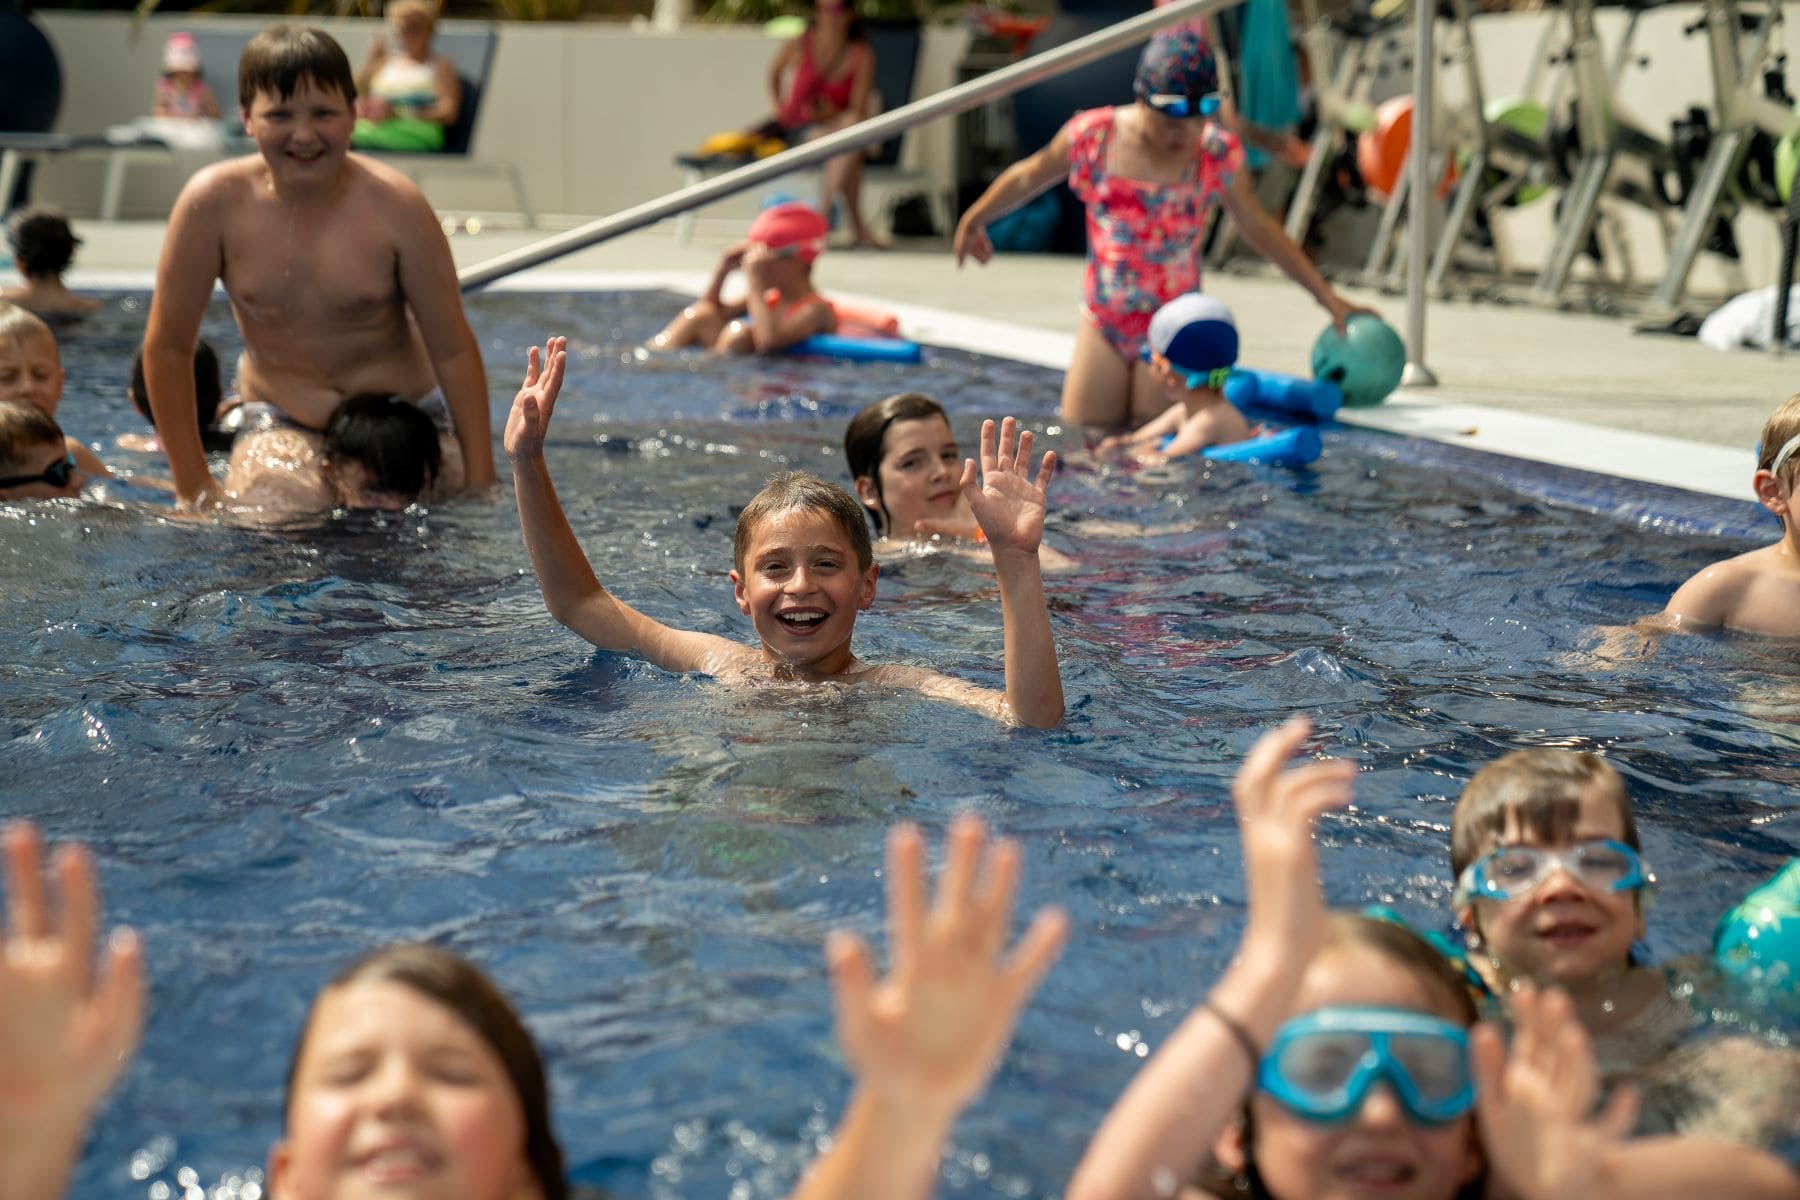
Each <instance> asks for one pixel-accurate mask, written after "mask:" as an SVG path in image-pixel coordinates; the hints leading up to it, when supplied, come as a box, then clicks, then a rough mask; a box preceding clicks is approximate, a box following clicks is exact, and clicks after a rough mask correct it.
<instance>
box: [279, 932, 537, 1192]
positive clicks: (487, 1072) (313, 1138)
mask: <svg viewBox="0 0 1800 1200" xmlns="http://www.w3.org/2000/svg"><path fill="white" fill-rule="evenodd" d="M396 1097H402V1098H403V1099H404V1103H403V1104H401V1103H397V1102H396ZM396 1113H403V1114H404V1119H402V1118H401V1117H399V1116H396V1115H395V1114H396ZM286 1129H287V1132H286V1136H285V1137H284V1139H283V1141H282V1142H280V1143H279V1144H278V1145H277V1146H276V1147H275V1149H274V1150H273V1151H272V1153H271V1174H272V1176H273V1177H274V1178H273V1182H274V1184H275V1187H276V1188H277V1189H278V1191H279V1194H281V1195H285V1196H291V1197H294V1198H295V1200H313V1198H314V1197H322V1196H326V1195H331V1194H334V1187H335V1185H336V1183H337V1181H338V1180H340V1179H341V1178H342V1177H344V1176H345V1175H347V1174H348V1175H361V1176H367V1177H369V1179H370V1180H371V1181H372V1182H375V1183H378V1184H395V1185H398V1184H403V1183H405V1182H407V1181H413V1182H416V1183H425V1184H433V1183H434V1182H436V1183H437V1190H439V1191H441V1192H445V1194H452V1193H454V1194H461V1195H467V1196H469V1197H470V1200H501V1198H508V1200H510V1198H511V1197H514V1196H521V1195H534V1196H537V1197H541V1200H563V1197H564V1196H565V1195H566V1194H567V1185H566V1182H565V1180H564V1175H563V1160H562V1150H561V1148H560V1147H559V1146H558V1145H557V1143H556V1140H555V1137H554V1135H553V1133H552V1131H551V1127H550V1115H549V1089H548V1085H547V1083H546V1081H545V1076H544V1067H543V1062H542V1059H541V1058H540V1057H539V1055H538V1051H537V1046H536V1044H535V1043H534V1042H533V1041H532V1039H531V1035H530V1034H529V1033H528V1032H527V1031H526V1030H525V1027H524V1025H523V1024H522V1023H521V1022H520V1020H519V1018H518V1015H517V1014H516V1013H515V1012H514V1011H513V1010H512V1007H511V1005H509V1004H508V1003H507V1001H506V999H505V998H504V997H503V996H502V995H501V994H500V992H499V991H498V989H496V988H495V987H494V985H493V984H492V983H491V982H490V981H489V980H488V979H487V977H486V976H484V975H483V974H482V973H481V972H480V971H479V970H477V969H476V968H475V967H473V966H471V965H470V964H469V963H467V962H465V961H463V960H462V959H460V958H458V957H456V956H455V955H452V954H448V953H446V952H444V951H441V950H437V949H435V948H433V947H430V946H424V945H418V944H402V945H394V946H389V947H386V948H384V949H382V950H378V951H376V952H375V953H373V954H371V955H369V956H367V957H365V958H363V959H360V960H358V961H357V962H355V963H352V964H351V965H350V966H349V967H348V968H346V969H345V970H344V971H342V972H340V973H339V974H338V976H337V977H336V978H335V979H333V980H332V981H331V982H330V983H329V984H327V985H326V987H325V988H324V990H323V991H321V992H320V993H319V995H318V997H317V999H316V1000H315V1001H314V1003H313V1007H312V1011H311V1012H310V1013H309V1014H308V1016H307V1022H306V1026H305V1028H304V1029H303V1030H302V1032H301V1037H300V1041H299V1043H298V1044H297V1045H296V1046H295V1048H294V1057H293V1060H292V1062H291V1063H290V1065H289V1068H288V1086H287V1116H286Z"/></svg>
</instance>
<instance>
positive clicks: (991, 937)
mask: <svg viewBox="0 0 1800 1200" xmlns="http://www.w3.org/2000/svg"><path fill="white" fill-rule="evenodd" d="M986 839H987V834H986V830H985V828H984V827H983V826H982V823H981V822H980V820H978V819H976V818H974V817H968V816H965V817H960V818H958V819H957V821H956V823H955V824H954V825H953V826H951V829H950V840H949V846H948V850H947V854H946V861H945V864H944V872H943V875H942V877H941V878H940V879H939V882H938V890H937V896H936V898H935V900H934V901H933V903H932V904H931V907H930V908H929V909H927V908H926V903H925V899H926V897H925V890H926V887H925V865H924V858H925V850H924V842H923V839H922V838H921V837H920V835H919V831H918V830H917V829H916V828H914V827H912V826H910V825H902V826H899V827H897V828H896V829H895V830H894V831H893V833H891V834H890V835H889V836H888V855H887V857H888V873H887V880H888V931H889V932H888V942H889V945H890V947H891V950H892V958H893V968H892V970H891V971H890V973H889V974H888V976H887V978H885V979H881V980H877V979H876V978H875V973H874V969H873V966H872V964H871V963H870V961H869V951H868V947H867V946H865V945H864V944H863V943H862V941H861V940H860V939H859V938H857V937H856V936H855V935H854V934H849V933H843V932H839V933H834V934H832V935H831V939H830V941H828V942H827V943H826V948H825V956H826V961H827V964H828V965H829V967H830V969H831V986H832V993H833V996H834V998H835V1000H836V1008H837V1028H838V1042H839V1044H840V1045H842V1047H843V1050H844V1057H845V1058H846V1059H847V1060H848V1061H849V1064H850V1069H851V1070H852V1071H853V1072H855V1074H856V1090H855V1092H854V1093H853V1094H852V1096H851V1098H850V1106H849V1108H848V1109H847V1110H846V1112H845V1114H844V1120H843V1123H842V1125H840V1126H839V1128H838V1132H837V1136H836V1137H835V1138H833V1140H832V1145H831V1149H830V1150H828V1151H827V1152H826V1153H825V1155H824V1157H822V1158H821V1159H820V1160H819V1161H818V1162H817V1163H816V1164H815V1165H814V1166H813V1168H812V1169H811V1171H809V1172H808V1173H807V1176H806V1178H805V1179H804V1180H802V1181H801V1184H800V1187H799V1189H798V1190H797V1191H796V1192H795V1193H794V1200H859V1198H862V1197H869V1196H880V1197H883V1198H884V1200H915V1198H920V1197H925V1196H929V1195H931V1193H932V1191H933V1190H934V1189H933V1185H934V1184H935V1182H936V1180H937V1173H938V1160H939V1157H940V1156H941V1154H942V1153H943V1146H944V1142H945V1140H946V1139H947V1138H948V1137H949V1136H950V1132H951V1129H952V1128H953V1127H954V1126H955V1124H956V1118H957V1116H958V1114H960V1113H961V1112H962V1110H963V1109H964V1108H966V1107H967V1106H968V1105H969V1104H970V1102H971V1101H973V1100H974V1099H975V1097H976V1096H977V1095H978V1094H980V1092H981V1089H982V1088H983V1087H985V1086H986V1085H987V1081H988V1078H989V1076H991V1075H992V1074H993V1071H994V1067H995V1066H996V1065H997V1064H998V1063H999V1061H1000V1056H1001V1054H1002V1052H1003V1051H1004V1050H1005V1048H1006V1043H1007V1040H1008V1038H1010V1037H1011V1036H1012V1031H1013V1026H1014V1025H1015V1024H1016V1023H1017V1021H1018V1018H1019V1012H1020V1010H1021V1009H1023V1008H1024V1007H1025V1001H1026V1000H1027V999H1028V998H1029V997H1030V996H1031V993H1032V992H1033V991H1034V990H1035V989H1036V988H1037V985H1038V982H1039V981H1040V980H1042V979H1043V977H1044V974H1045V973H1046V972H1047V971H1049V969H1050V966H1051V964H1052V963H1054V962H1055V961H1056V956H1057V955H1058V954H1059V953H1061V951H1062V946H1063V941H1064V939H1065V938H1066V937H1067V934H1068V920H1067V918H1066V917H1064V916H1063V914H1062V913H1060V912H1057V911H1056V910H1054V909H1043V910H1040V911H1039V912H1038V914H1037V916H1036V917H1034V918H1033V919H1032V922H1031V927H1030V928H1029V929H1027V930H1026V931H1025V935H1024V936H1023V937H1022V938H1020V939H1019V941H1018V944H1017V945H1016V946H1014V947H1013V949H1012V951H1011V953H1007V952H1006V935H1007V931H1008V930H1009V929H1010V928H1011V926H1012V910H1013V898H1014V895H1015V894H1016V892H1017V890H1018V884H1019V847H1018V845H1017V844H1016V843H1013V842H1011V841H1001V842H998V843H996V844H995V845H993V846H992V847H991V848H989V849H987V850H986V852H985V853H984V852H983V851H984V846H985V845H986Z"/></svg>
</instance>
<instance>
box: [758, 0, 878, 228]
mask: <svg viewBox="0 0 1800 1200" xmlns="http://www.w3.org/2000/svg"><path fill="white" fill-rule="evenodd" d="M874 87H875V52H874V51H873V50H871V49H870V48H869V40H868V37H867V35H865V34H864V32H863V27H862V21H861V20H860V19H859V18H858V17H856V16H855V15H854V14H853V13H852V12H851V9H850V0H815V2H814V6H813V19H812V20H811V21H809V22H807V26H806V29H805V31H804V32H802V33H801V34H799V35H798V36H797V37H794V38H790V39H789V40H788V41H787V42H786V43H785V44H784V45H783V46H782V47H781V50H780V52H779V53H777V54H776V55H775V60H774V61H773V62H771V63H770V64H769V95H770V97H771V98H772V99H773V100H774V102H775V116H774V118H773V119H772V120H770V121H769V122H767V123H766V124H765V125H764V126H763V127H762V128H761V129H760V130H759V131H758V132H760V133H765V134H770V135H773V136H775V137H779V138H781V139H782V140H783V141H786V142H789V143H798V142H808V141H812V140H813V139H814V138H818V137H823V136H824V135H825V134H828V133H835V132H837V131H838V130H840V129H847V128H849V127H850V126H852V125H854V124H856V123H857V122H858V121H861V120H863V119H865V118H866V117H868V116H869V115H870V110H871V103H870V101H871V98H872V96H873V93H874ZM901 99H905V97H901ZM862 164H863V152H862V151H860V150H858V151H853V152H851V153H849V154H840V155H838V156H837V157H836V158H834V159H831V160H830V161H829V162H827V163H826V164H825V169H824V172H823V176H824V178H823V179H822V181H821V186H820V190H819V211H820V212H822V213H824V214H826V216H827V217H829V216H830V215H831V206H832V202H833V201H834V200H836V199H837V197H839V196H842V197H843V200H844V215H845V216H846V217H847V218H848V219H849V221H850V232H851V234H852V236H853V237H854V238H855V239H856V244H857V245H858V246H875V247H879V246H881V245H882V243H881V242H880V241H878V240H877V239H876V237H875V235H874V234H873V233H872V232H870V230H869V224H868V222H867V221H866V220H864V219H863V212H862Z"/></svg>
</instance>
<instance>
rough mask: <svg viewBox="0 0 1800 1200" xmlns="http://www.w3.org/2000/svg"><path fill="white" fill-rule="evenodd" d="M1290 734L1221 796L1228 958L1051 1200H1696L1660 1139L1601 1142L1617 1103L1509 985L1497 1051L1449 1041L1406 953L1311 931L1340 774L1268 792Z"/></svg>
mask: <svg viewBox="0 0 1800 1200" xmlns="http://www.w3.org/2000/svg"><path fill="white" fill-rule="evenodd" d="M1310 732H1311V730H1310V726H1309V725H1308V723H1307V722H1305V721H1304V720H1300V719H1295V720H1291V721H1289V722H1288V723H1287V724H1285V725H1283V726H1282V727H1281V728H1280V729H1277V730H1274V731H1272V732H1270V733H1268V734H1266V735H1264V736H1263V737H1262V738H1261V739H1260V740H1259V741H1258V742H1257V744H1256V746H1255V748H1254V749H1252V750H1251V752H1250V753H1249V755H1247V756H1246V758H1245V760H1244V765H1243V767H1242V768H1241V769H1240V770H1239V772H1238V775H1237V779H1236V780H1235V781H1234V783H1233V785H1232V798H1233V801H1234V803H1235V805H1236V808H1237V813H1238V827H1239V830H1240V832H1241V836H1242V842H1243V852H1244V870H1245V876H1246V886H1247V890H1248V909H1249V912H1248V921H1247V925H1246V928H1245V931H1244V937H1243V941H1242V942H1241V943H1240V945H1239V947H1238V952H1237V954H1236V956H1235V957H1234V958H1233V960H1232V963H1231V965H1230V967H1228V968H1227V970H1226V972H1225V974H1224V975H1223V976H1222V977H1221V978H1220V979H1219V981H1218V982H1217V983H1216V984H1215V985H1214V986H1213V989H1212V991H1211V992H1210V993H1209V994H1208V996H1207V997H1206V998H1205V999H1203V1000H1202V1001H1201V1002H1200V1003H1199V1004H1198V1005H1197V1006H1196V1007H1195V1008H1194V1010H1193V1012H1192V1013H1191V1014H1190V1015H1189V1016H1188V1018H1187V1019H1186V1020H1185V1021H1184V1022H1183V1023H1182V1024H1181V1026H1180V1027H1179V1028H1178V1029H1177V1030H1176V1032H1175V1033H1174V1034H1173V1035H1172V1036H1171V1037H1170V1038H1169V1040H1168V1042H1167V1043H1166V1044H1165V1045H1164V1046H1163V1047H1161V1048H1160V1049H1159V1050H1158V1051H1157V1052H1156V1054H1155V1055H1154V1056H1153V1057H1152V1058H1151V1060H1150V1062H1149V1063H1148V1064H1147V1065H1146V1066H1145V1067H1144V1069H1143V1070H1142V1071H1140V1072H1139V1073H1138V1076H1137V1078H1136V1079H1134V1080H1133V1081H1132V1083H1131V1085H1130V1087H1128V1088H1127V1089H1126V1092H1125V1094H1124V1096H1122V1097H1121V1098H1120V1100H1119V1102H1118V1103H1117V1104H1116V1105H1115V1106H1114V1107H1113V1110H1112V1111H1111V1112H1110V1113H1109V1114H1108V1115H1107V1117H1106V1119H1105V1121H1104V1122H1103V1123H1102V1125H1101V1127H1100V1130H1099V1132H1098V1134H1097V1135H1096V1136H1095V1138H1094V1141H1093V1143H1092V1144H1091V1145H1090V1146H1089V1147H1088V1150H1087V1153H1086V1155H1085V1156H1084V1157H1083V1159H1082V1161H1081V1163H1080V1165H1079V1166H1078V1167H1077V1169H1076V1174H1075V1177H1074V1179H1073V1180H1072V1181H1071V1183H1070V1186H1069V1189H1068V1192H1067V1195H1068V1197H1069V1200H1093V1198H1095V1197H1109V1198H1118V1197H1142V1198H1144V1200H1150V1198H1152V1197H1158V1198H1160V1197H1168V1196H1174V1195H1185V1196H1196V1195H1200V1196H1226V1195H1233V1194H1243V1195H1249V1196H1255V1197H1273V1198H1275V1200H1324V1198H1327V1197H1331V1198H1336V1197H1362V1196H1390V1197H1407V1198H1408V1200H1461V1198H1463V1197H1470V1198H1472V1197H1477V1196H1481V1195H1484V1194H1486V1195H1504V1196H1508V1197H1512V1198H1515V1200H1538V1198H1545V1200H1548V1198H1550V1197H1556V1198H1559V1200H1560V1198H1564V1197H1567V1198H1569V1200H1574V1198H1575V1197H1584V1198H1594V1197H1618V1198H1620V1200H1625V1198H1626V1197H1641V1196H1669V1197H1674V1196H1691V1195H1696V1194H1703V1193H1701V1192H1700V1191H1697V1190H1696V1186H1695V1185H1696V1178H1697V1177H1696V1175H1695V1174H1694V1173H1693V1172H1692V1171H1690V1170H1688V1169H1686V1166H1685V1163H1684V1160H1683V1159H1682V1158H1681V1157H1680V1156H1679V1155H1678V1154H1671V1153H1670V1152H1669V1149H1668V1143H1670V1142H1672V1141H1673V1139H1647V1140H1642V1141H1636V1142H1630V1143H1626V1142H1622V1141H1620V1140H1618V1139H1619V1138H1620V1136H1621V1134H1622V1133H1623V1131H1624V1130H1625V1129H1627V1128H1629V1126H1630V1123H1631V1121H1632V1119H1633V1118H1634V1116H1635V1104H1634V1098H1633V1096H1632V1095H1631V1093H1630V1092H1629V1091H1628V1090H1623V1091H1620V1092H1618V1093H1616V1094H1614V1095H1613V1096H1612V1097H1610V1098H1609V1099H1608V1100H1607V1101H1606V1102H1605V1104H1604V1105H1597V1104H1596V1101H1597V1099H1598V1096H1599V1078H1598V1075H1597V1072H1596V1071H1595V1070H1594V1065H1593V1059H1592V1056H1591V1054H1590V1052H1589V1049H1588V1045H1587V1039H1586V1035H1585V1033H1584V1032H1583V1031H1582V1029H1581V1026H1580V1024H1579V1023H1578V1022H1577V1021H1575V1019H1574V1017H1573V1013H1572V1010H1571V1007H1570V1004H1569V1001H1568V999H1567V997H1566V996H1564V995H1563V994H1562V993H1560V992H1549V993H1544V994H1540V993H1538V992H1537V990H1536V989H1535V988H1533V987H1532V986H1531V985H1530V984H1522V985H1521V987H1520V988H1519V990H1518V992H1517V994H1516V996H1515V998H1514V1009H1515V1023H1514V1033H1513V1038H1512V1042H1511V1045H1510V1047H1506V1046H1503V1043H1502V1039H1501V1036H1500V1032H1499V1030H1498V1029H1497V1028H1496V1027H1494V1026H1492V1025H1479V1026H1475V1027H1474V1028H1473V1029H1471V1028H1470V1026H1472V1025H1474V1022H1475V1012H1474V1007H1473V1002H1472V1000H1471V999H1470V996H1469V994H1468V992H1467V990H1466V989H1465V988H1464V986H1463V985H1462V983H1461V982H1460V980H1459V978H1458V976H1457V974H1456V973H1455V971H1454V970H1453V969H1451V968H1450V967H1449V965H1448V963H1447V962H1446V960H1444V959H1443V957H1442V956H1441V955H1439V954H1438V953H1437V952H1436V951H1435V950H1433V949H1432V948H1431V947H1430V945H1429V944H1428V943H1426V942H1425V941H1424V940H1423V939H1421V938H1419V937H1417V936H1416V935H1414V934H1412V933H1411V932H1410V931H1409V930H1406V929H1404V928H1402V927H1400V926H1397V925H1394V924H1392V923H1389V922H1384V921H1379V920H1374V919H1370V918H1364V917H1355V916H1350V915H1347V914H1328V913H1327V911H1326V909H1325V904H1324V899H1323V897H1322V896H1321V894H1320V888H1319V880H1318V861H1317V856H1316V850H1315V843H1314V836H1313V826H1314V824H1315V822H1316V821H1317V820H1318V818H1319V817H1321V816H1322V815H1323V814H1324V813H1326V812H1328V811H1330V810H1331V809H1333V808H1339V807H1342V806H1344V805H1345V804H1347V803H1349V801H1350V799H1351V784H1352V780H1353V777H1354V775H1355V770H1356V768H1355V766H1354V765H1353V764H1351V763H1347V762H1333V761H1321V762H1310V763H1307V764H1305V765H1302V766H1299V767H1296V768H1293V769H1291V770H1286V771H1284V770H1283V769H1282V768H1283V766H1284V765H1285V764H1286V763H1287V761H1288V760H1289V759H1290V758H1292V757H1293V755H1294V754H1295V753H1296V752H1298V751H1299V750H1300V749H1301V747H1302V746H1303V745H1304V743H1305V742H1306V740H1307V738H1308V735H1309V734H1310ZM1716 1187H1717V1180H1716V1179H1714V1180H1709V1182H1708V1185H1707V1191H1706V1192H1705V1193H1704V1194H1715V1192H1716ZM1684 1188H1685V1189H1686V1190H1683V1189H1684ZM1484 1189H1485V1190H1484Z"/></svg>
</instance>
